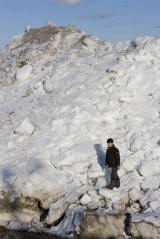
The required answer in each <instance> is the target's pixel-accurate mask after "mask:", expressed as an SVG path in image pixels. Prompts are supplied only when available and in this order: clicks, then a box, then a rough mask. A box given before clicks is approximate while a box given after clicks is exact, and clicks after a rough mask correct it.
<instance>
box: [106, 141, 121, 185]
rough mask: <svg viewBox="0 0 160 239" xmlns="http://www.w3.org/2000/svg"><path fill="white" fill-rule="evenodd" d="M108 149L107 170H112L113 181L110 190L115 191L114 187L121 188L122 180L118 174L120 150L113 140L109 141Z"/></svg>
mask: <svg viewBox="0 0 160 239" xmlns="http://www.w3.org/2000/svg"><path fill="white" fill-rule="evenodd" d="M107 144H108V148H107V151H106V159H105V164H106V167H107V168H111V181H110V184H109V186H108V187H107V188H108V189H113V187H117V188H119V187H120V179H119V176H118V174H117V170H119V169H120V153H119V150H118V148H116V147H115V145H114V141H113V139H112V138H109V139H107Z"/></svg>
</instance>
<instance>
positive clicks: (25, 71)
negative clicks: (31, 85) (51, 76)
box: [16, 64, 32, 82]
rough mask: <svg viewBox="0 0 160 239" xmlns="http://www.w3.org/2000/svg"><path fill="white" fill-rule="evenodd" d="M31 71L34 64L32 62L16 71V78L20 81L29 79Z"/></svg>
mask: <svg viewBox="0 0 160 239" xmlns="http://www.w3.org/2000/svg"><path fill="white" fill-rule="evenodd" d="M31 72H32V66H31V65H30V64H27V65H25V66H23V67H21V68H20V69H18V70H17V72H16V80H17V81H20V82H23V81H25V80H27V79H28V78H29V77H30V76H31Z"/></svg>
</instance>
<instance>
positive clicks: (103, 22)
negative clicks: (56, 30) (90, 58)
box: [0, 0, 160, 49]
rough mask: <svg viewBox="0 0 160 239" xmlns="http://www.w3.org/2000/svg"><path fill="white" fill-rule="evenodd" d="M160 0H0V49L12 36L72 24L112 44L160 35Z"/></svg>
mask: <svg viewBox="0 0 160 239" xmlns="http://www.w3.org/2000/svg"><path fill="white" fill-rule="evenodd" d="M159 10H160V0H0V49H2V48H4V47H5V45H6V44H7V43H8V42H9V41H10V40H11V37H12V36H15V35H17V34H21V33H23V32H24V30H25V27H26V26H27V25H30V26H31V27H32V28H37V27H41V26H44V25H47V22H48V21H51V22H53V23H55V24H56V25H58V26H66V25H75V26H76V27H78V28H79V29H82V30H83V31H85V32H86V33H87V34H89V35H95V36H97V37H99V38H100V40H102V41H103V40H110V41H111V42H112V43H116V42H119V41H123V40H130V39H134V38H136V37H137V36H146V35H147V36H155V37H159V36H160V14H159Z"/></svg>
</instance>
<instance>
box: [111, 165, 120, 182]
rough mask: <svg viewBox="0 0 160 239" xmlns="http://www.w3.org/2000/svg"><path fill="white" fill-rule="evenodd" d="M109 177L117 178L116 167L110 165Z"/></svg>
mask: <svg viewBox="0 0 160 239" xmlns="http://www.w3.org/2000/svg"><path fill="white" fill-rule="evenodd" d="M111 179H119V176H118V174H117V167H111Z"/></svg>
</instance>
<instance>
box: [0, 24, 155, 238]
mask: <svg viewBox="0 0 160 239" xmlns="http://www.w3.org/2000/svg"><path fill="white" fill-rule="evenodd" d="M159 77H160V38H153V37H142V38H136V39H135V40H133V41H125V42H119V43H117V44H115V45H112V44H111V43H110V42H109V41H104V42H101V41H100V40H99V39H98V38H97V37H95V36H88V35H86V33H85V32H83V31H81V30H79V29H77V28H75V27H74V26H66V27H58V26H55V25H54V24H49V25H48V26H44V27H41V28H38V29H29V30H28V31H26V32H24V33H22V34H20V35H17V36H14V37H13V38H12V40H11V42H10V43H9V44H8V45H7V46H6V47H5V48H4V49H3V50H1V51H0V87H1V88H0V89H1V93H0V109H1V114H0V141H1V144H0V191H1V195H2V199H3V197H4V193H5V194H6V193H7V192H8V194H9V195H10V197H11V198H12V200H13V201H14V200H15V198H17V197H21V196H22V197H24V198H32V199H34V200H36V201H37V200H38V201H39V203H40V207H41V209H44V210H48V209H49V208H50V209H49V210H54V211H55V212H58V214H57V215H54V216H53V218H52V211H49V214H48V215H49V216H48V218H49V219H47V220H46V221H47V223H49V224H52V222H54V221H56V222H58V220H60V219H61V217H62V216H63V214H64V213H65V212H64V211H66V210H67V208H69V207H70V206H72V204H73V203H76V205H77V206H78V205H81V206H83V207H85V208H88V209H90V210H97V209H104V210H105V209H106V208H108V209H111V210H113V209H116V210H123V211H125V212H128V213H140V212H142V211H143V213H145V212H146V213H149V212H151V213H154V212H155V211H156V212H158V213H159V212H160V197H159V196H158V195H160V189H159V186H160V184H159V178H160V172H159V166H160V135H159V132H160V95H159V90H160V83H159ZM108 137H112V138H114V140H115V144H116V146H117V147H118V148H119V150H120V156H121V169H120V171H119V176H120V179H121V187H120V188H119V189H114V190H113V191H109V190H107V189H105V188H104V187H105V186H106V184H107V183H108V178H109V175H108V171H107V169H105V165H104V160H105V152H106V147H107V145H106V139H107V138H108ZM70 193H71V195H73V196H72V197H71V200H70V197H68V196H67V195H69V194H70ZM65 199H66V200H67V201H65ZM11 203H12V202H11ZM59 207H62V208H61V210H59ZM14 210H16V209H14ZM27 213H28V212H27ZM58 215H59V216H58ZM4 216H5V215H4ZM6 217H7V218H8V219H7V218H6V219H5V220H3V221H5V224H6V225H7V223H8V222H9V221H12V220H11V219H12V217H10V216H8V214H7V215H6ZM3 219H4V218H3ZM14 220H16V219H15V218H14ZM34 220H37V223H39V224H40V228H41V230H42V228H44V227H45V220H44V219H41V218H40V216H39V213H38V216H37V218H34V215H32V214H31V217H30V220H22V221H21V220H18V221H21V223H24V221H25V222H26V221H27V223H32V224H34V223H33V221H34ZM50 222H51V223H50ZM10 223H11V222H10ZM2 224H3V225H4V222H3V223H2ZM39 224H38V225H39ZM28 225H29V224H28ZM36 225H37V224H36ZM156 226H157V225H156ZM54 227H56V226H53V231H54V233H55V230H54ZM61 228H65V226H64V227H63V226H62V224H61ZM137 230H138V229H137ZM116 235H117V234H116ZM136 235H137V234H136ZM67 236H69V234H67ZM70 236H71V237H72V233H71V234H70Z"/></svg>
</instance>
